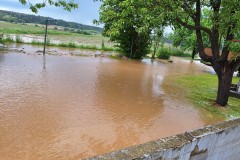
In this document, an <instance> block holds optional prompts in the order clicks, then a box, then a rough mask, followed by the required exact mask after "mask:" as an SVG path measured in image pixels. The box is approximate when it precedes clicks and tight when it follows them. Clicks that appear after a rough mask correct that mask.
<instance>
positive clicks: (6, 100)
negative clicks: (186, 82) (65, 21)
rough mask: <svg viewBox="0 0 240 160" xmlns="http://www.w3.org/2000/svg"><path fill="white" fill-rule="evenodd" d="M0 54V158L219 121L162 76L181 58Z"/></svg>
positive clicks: (94, 150) (103, 147)
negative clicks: (171, 61) (159, 59)
mask: <svg viewBox="0 0 240 160" xmlns="http://www.w3.org/2000/svg"><path fill="white" fill-rule="evenodd" d="M173 61H174V63H172V64H164V63H161V62H158V61H151V60H143V61H130V60H116V59H109V58H101V57H97V58H94V57H74V56H72V57H71V56H61V57H60V56H49V55H47V56H46V57H45V59H43V57H42V56H40V55H25V54H19V53H1V54H0V159H3V160H13V159H17V160H33V159H34V160H38V159H44V160H46V159H49V160H55V159H60V160H61V159H63V160H66V159H71V160H75V159H80V158H86V157H89V156H94V155H98V154H102V153H105V152H109V151H112V150H116V149H120V148H123V147H128V146H131V145H136V144H140V143H144V142H147V141H150V140H153V139H158V138H161V137H165V136H170V135H174V134H177V133H181V132H184V131H186V130H191V129H195V128H198V127H202V126H205V125H208V124H212V123H215V122H217V121H219V119H216V118H214V117H207V116H202V115H203V112H202V111H199V110H197V109H195V108H194V107H193V106H191V105H190V104H188V103H187V102H185V100H184V99H183V97H184V93H183V91H181V90H179V89H174V87H170V86H171V84H169V83H168V82H167V81H166V77H171V76H178V75H186V74H200V73H203V72H207V71H209V68H207V67H206V66H203V65H201V64H197V63H190V62H189V61H185V60H180V59H173Z"/></svg>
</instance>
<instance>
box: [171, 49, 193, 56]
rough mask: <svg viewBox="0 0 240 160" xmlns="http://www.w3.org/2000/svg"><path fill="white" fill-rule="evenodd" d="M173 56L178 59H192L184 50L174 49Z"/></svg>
mask: <svg viewBox="0 0 240 160" xmlns="http://www.w3.org/2000/svg"><path fill="white" fill-rule="evenodd" d="M171 55H172V56H177V57H191V55H190V54H188V53H185V52H183V51H182V50H179V49H172V54H171Z"/></svg>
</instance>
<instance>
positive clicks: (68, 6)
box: [19, 0, 78, 13]
mask: <svg viewBox="0 0 240 160" xmlns="http://www.w3.org/2000/svg"><path fill="white" fill-rule="evenodd" d="M19 2H20V3H22V4H24V5H26V4H28V5H29V6H30V9H31V10H32V12H34V13H37V12H38V9H41V8H44V7H46V5H47V4H49V5H51V6H56V7H63V9H64V10H67V11H71V10H72V9H75V8H78V5H77V4H76V3H74V0H70V1H68V2H67V1H65V0H43V2H40V3H33V1H31V0H19Z"/></svg>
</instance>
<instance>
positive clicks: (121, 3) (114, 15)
mask: <svg viewBox="0 0 240 160" xmlns="http://www.w3.org/2000/svg"><path fill="white" fill-rule="evenodd" d="M102 3H103V4H102V6H101V8H100V19H99V21H95V23H104V28H103V32H102V33H103V35H104V36H108V37H110V40H111V41H113V42H115V43H117V44H118V46H119V47H120V48H121V49H122V50H123V51H124V53H125V55H126V56H127V57H129V58H135V59H140V58H142V57H143V56H145V55H146V54H147V53H148V52H149V48H150V45H151V37H150V33H151V27H150V26H149V25H146V23H144V21H143V15H144V13H147V9H146V8H145V7H144V6H145V2H144V1H139V0H138V1H129V0H102Z"/></svg>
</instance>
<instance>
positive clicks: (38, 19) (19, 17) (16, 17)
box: [0, 10, 102, 33]
mask: <svg viewBox="0 0 240 160" xmlns="http://www.w3.org/2000/svg"><path fill="white" fill-rule="evenodd" d="M47 19H53V18H50V17H43V16H36V15H31V14H24V13H18V12H13V11H5V10H0V21H6V22H11V23H21V24H24V23H35V24H42V25H45V23H46V20H47ZM48 24H49V25H58V26H62V27H65V28H66V29H67V28H72V29H77V30H82V31H89V30H91V31H94V32H96V33H101V32H102V28H100V27H96V26H90V25H84V24H80V23H76V22H67V21H64V20H57V21H49V22H48Z"/></svg>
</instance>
